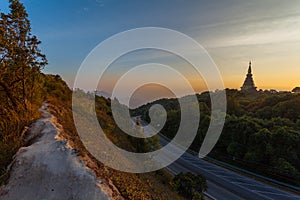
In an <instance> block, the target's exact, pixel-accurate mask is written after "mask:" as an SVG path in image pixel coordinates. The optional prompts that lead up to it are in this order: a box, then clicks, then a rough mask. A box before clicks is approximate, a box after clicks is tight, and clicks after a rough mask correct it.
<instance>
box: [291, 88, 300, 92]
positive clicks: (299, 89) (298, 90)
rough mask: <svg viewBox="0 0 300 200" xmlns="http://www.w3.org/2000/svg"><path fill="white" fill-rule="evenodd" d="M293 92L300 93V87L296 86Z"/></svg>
mask: <svg viewBox="0 0 300 200" xmlns="http://www.w3.org/2000/svg"><path fill="white" fill-rule="evenodd" d="M292 92H294V93H300V87H295V88H294V89H293V90H292Z"/></svg>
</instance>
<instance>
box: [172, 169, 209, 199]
mask: <svg viewBox="0 0 300 200" xmlns="http://www.w3.org/2000/svg"><path fill="white" fill-rule="evenodd" d="M173 187H174V189H175V190H176V191H177V192H178V193H179V194H180V195H182V196H184V197H185V198H187V199H195V200H196V199H198V200H201V199H204V196H203V192H205V191H206V190H207V183H206V179H205V177H204V176H202V175H195V174H192V173H190V172H188V173H186V174H183V173H180V174H178V175H176V176H175V177H174V179H173Z"/></svg>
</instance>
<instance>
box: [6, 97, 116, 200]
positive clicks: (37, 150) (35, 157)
mask: <svg viewBox="0 0 300 200" xmlns="http://www.w3.org/2000/svg"><path fill="white" fill-rule="evenodd" d="M40 112H41V113H42V117H41V118H40V119H39V120H37V121H36V122H35V123H33V124H32V126H31V127H30V129H29V131H28V133H27V134H28V135H27V137H26V142H27V144H28V146H27V147H22V148H21V149H20V150H19V151H18V152H17V154H16V155H15V157H14V160H13V162H12V163H11V165H10V166H9V174H10V177H9V179H8V181H7V184H6V185H5V186H3V187H2V188H1V189H0V199H6V200H19V199H24V200H27V199H28V200H34V199H55V200H57V199H84V200H85V199H89V200H93V199H111V194H112V191H111V190H110V188H109V187H108V186H107V185H106V183H105V182H104V181H102V180H101V179H99V178H97V177H96V176H95V174H94V172H93V171H92V170H90V169H89V168H87V167H86V166H85V164H84V163H83V161H81V160H80V159H79V158H78V157H77V155H76V151H74V150H73V149H71V148H70V147H68V143H67V142H66V141H64V140H61V139H60V138H59V132H60V130H62V129H61V128H62V127H61V125H60V124H58V123H57V121H56V118H55V117H54V116H52V115H51V114H50V113H49V111H48V109H47V104H46V103H44V104H43V107H42V108H40Z"/></svg>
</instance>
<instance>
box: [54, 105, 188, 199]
mask: <svg viewBox="0 0 300 200" xmlns="http://www.w3.org/2000/svg"><path fill="white" fill-rule="evenodd" d="M49 102H50V105H49V108H50V112H51V113H52V114H53V115H55V116H56V117H57V119H58V122H59V123H60V124H61V125H62V126H63V131H62V133H61V137H63V138H65V139H66V140H68V142H69V145H70V146H71V147H72V148H74V149H76V150H78V151H79V156H80V157H81V159H82V160H83V161H85V163H86V164H87V166H88V167H89V168H91V169H92V170H93V171H94V172H95V173H96V175H97V176H98V177H99V178H101V179H103V180H105V181H106V183H107V184H108V185H109V187H110V188H111V189H112V190H113V191H114V193H113V195H114V199H120V196H119V194H121V195H122V197H123V198H125V199H134V200H138V199H141V200H142V199H172V200H176V199H183V198H182V197H180V196H179V195H178V194H177V193H176V192H175V191H173V190H172V188H171V185H170V181H171V179H172V176H171V175H170V174H168V173H167V172H166V171H164V170H160V171H158V172H152V173H146V174H131V173H124V172H120V171H117V170H114V169H111V168H108V167H106V166H104V165H103V164H102V163H101V162H99V161H98V160H96V159H95V158H94V157H93V156H92V155H91V154H90V153H89V152H88V151H87V150H86V149H85V148H84V146H83V144H82V142H81V141H80V139H79V136H78V135H77V132H76V128H75V126H74V123H73V117H72V110H71V102H70V101H68V102H64V103H63V104H62V102H59V101H57V100H56V99H50V101H49ZM103 103H104V102H101V104H103ZM106 103H107V102H106ZM97 106H100V107H101V106H106V105H105V104H103V105H99V104H98V105H97ZM106 109H107V108H105V109H103V110H106ZM97 114H98V116H99V118H100V119H99V120H102V122H100V123H103V122H104V123H107V124H108V126H109V127H110V129H112V132H111V133H107V135H108V137H109V138H110V139H111V140H113V141H114V142H115V143H118V145H119V146H121V147H125V146H126V145H129V141H127V139H126V138H127V137H126V136H125V134H123V136H122V134H119V132H120V130H119V129H118V128H116V127H114V126H113V121H112V118H111V116H109V115H108V114H107V113H106V112H103V111H100V109H97ZM117 136H119V137H117ZM127 148H129V147H128V146H127ZM114 186H116V187H117V188H115V187H114Z"/></svg>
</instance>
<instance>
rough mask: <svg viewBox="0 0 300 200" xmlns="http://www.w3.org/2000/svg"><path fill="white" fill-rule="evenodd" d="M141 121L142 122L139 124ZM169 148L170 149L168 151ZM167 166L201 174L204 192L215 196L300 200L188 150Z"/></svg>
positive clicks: (148, 130) (228, 199)
mask: <svg viewBox="0 0 300 200" xmlns="http://www.w3.org/2000/svg"><path fill="white" fill-rule="evenodd" d="M145 124H146V123H144V122H142V125H145ZM143 129H144V134H145V135H147V134H150V133H153V131H154V130H153V129H152V128H151V127H144V128H143ZM160 136H161V135H160ZM160 139H161V144H162V145H163V146H164V145H166V144H168V141H167V140H166V139H165V138H164V137H162V136H161V137H160ZM176 148H178V147H177V146H174V149H173V150H174V151H176ZM171 151H172V149H171ZM171 151H170V153H172V152H171ZM166 153H168V152H166ZM167 169H168V170H169V171H171V172H172V173H174V174H178V173H180V172H192V173H195V174H202V175H204V176H205V177H206V179H207V183H208V190H207V193H208V194H209V195H210V196H212V197H213V198H214V199H218V200H223V199H224V200H239V199H247V200H249V199H251V200H252V199H253V200H259V199H275V200H292V199H293V200H300V196H296V195H294V194H291V193H289V192H286V191H283V190H281V189H278V188H276V187H273V186H270V185H267V184H265V183H263V182H260V181H257V180H254V179H251V178H249V177H245V176H243V175H241V174H238V173H236V172H233V171H230V170H228V169H225V168H222V167H220V166H218V165H215V164H212V163H209V162H207V161H205V160H203V159H200V158H199V157H198V156H194V155H192V154H190V153H188V152H186V153H184V154H183V155H182V156H181V157H180V158H179V159H178V160H177V161H175V162H174V163H172V164H171V165H169V166H168V167H167Z"/></svg>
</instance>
